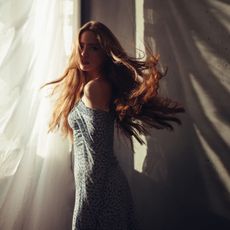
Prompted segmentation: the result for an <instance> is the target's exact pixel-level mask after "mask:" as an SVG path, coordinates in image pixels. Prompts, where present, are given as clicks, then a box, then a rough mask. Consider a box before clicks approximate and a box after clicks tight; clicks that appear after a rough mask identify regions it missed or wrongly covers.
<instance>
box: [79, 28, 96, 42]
mask: <svg viewBox="0 0 230 230" xmlns="http://www.w3.org/2000/svg"><path fill="white" fill-rule="evenodd" d="M80 43H87V44H98V43H99V42H98V39H97V37H96V35H95V33H94V32H92V31H84V32H83V33H82V34H81V36H80Z"/></svg>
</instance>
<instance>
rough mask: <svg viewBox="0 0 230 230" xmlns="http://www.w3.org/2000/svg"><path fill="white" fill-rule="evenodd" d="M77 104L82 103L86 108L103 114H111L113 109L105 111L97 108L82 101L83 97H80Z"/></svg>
mask: <svg viewBox="0 0 230 230" xmlns="http://www.w3.org/2000/svg"><path fill="white" fill-rule="evenodd" d="M77 104H80V105H82V106H83V107H84V108H85V109H86V110H88V111H92V112H96V113H101V114H103V113H104V114H111V111H105V110H102V109H96V108H91V107H88V106H86V105H85V103H84V102H83V101H82V98H80V100H79V101H78V102H77Z"/></svg>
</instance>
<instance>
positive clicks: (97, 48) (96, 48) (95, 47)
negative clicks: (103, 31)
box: [91, 46, 99, 51]
mask: <svg viewBox="0 0 230 230" xmlns="http://www.w3.org/2000/svg"><path fill="white" fill-rule="evenodd" d="M91 49H92V50H94V51H97V50H99V47H98V46H92V47H91Z"/></svg>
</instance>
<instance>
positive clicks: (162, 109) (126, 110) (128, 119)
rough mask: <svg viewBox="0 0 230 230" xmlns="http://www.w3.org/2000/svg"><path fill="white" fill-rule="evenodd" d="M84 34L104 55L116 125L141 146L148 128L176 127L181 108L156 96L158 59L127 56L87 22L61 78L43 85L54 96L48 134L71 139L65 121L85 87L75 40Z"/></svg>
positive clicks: (108, 34)
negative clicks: (59, 133) (94, 38)
mask: <svg viewBox="0 0 230 230" xmlns="http://www.w3.org/2000/svg"><path fill="white" fill-rule="evenodd" d="M84 31H92V32H94V33H95V35H96V36H97V39H98V42H99V44H100V46H101V48H102V49H103V50H104V51H105V52H106V54H107V59H106V61H105V65H104V68H103V74H104V76H105V78H106V79H107V80H108V81H109V82H110V83H111V86H112V92H113V93H112V95H113V97H112V103H111V104H112V106H113V109H114V111H115V117H116V121H117V124H118V125H119V126H120V128H121V129H122V130H123V131H124V133H125V134H126V135H127V136H129V137H130V136H134V137H135V138H136V139H137V140H138V141H139V142H140V143H143V141H142V140H141V138H140V134H144V135H146V134H147V133H148V131H147V130H148V128H151V127H154V128H157V129H163V128H168V129H173V126H172V124H171V123H172V122H175V123H178V124H180V120H179V119H178V118H177V117H176V116H175V114H176V113H180V112H184V109H183V107H182V106H180V105H179V104H178V103H176V102H173V101H171V100H170V99H167V98H162V97H160V96H159V95H158V87H159V80H160V79H161V78H162V76H163V74H162V73H161V72H160V71H159V70H158V69H157V64H158V59H159V57H158V56H154V55H148V56H147V58H146V60H144V61H143V60H140V59H136V58H132V57H130V56H128V55H127V53H126V52H125V51H124V49H123V48H122V46H121V45H120V43H119V41H118V40H117V38H116V37H115V36H114V35H113V33H112V32H111V31H110V30H109V29H108V28H107V27H106V26H105V25H104V24H102V23H100V22H95V21H90V22H88V23H86V24H85V25H84V26H83V27H82V28H81V29H80V31H79V33H78V38H77V39H76V42H75V44H74V46H73V50H72V54H71V56H70V59H69V63H68V67H67V68H66V70H65V72H64V74H63V75H62V76H61V77H60V78H59V79H57V80H56V81H52V82H49V83H47V84H45V85H49V84H52V85H54V89H53V94H54V93H58V97H57V101H56V104H55V106H54V109H53V116H52V119H51V121H50V124H49V130H50V131H53V130H54V129H55V128H61V130H62V132H63V134H65V135H70V136H72V129H71V128H70V126H69V124H68V120H67V117H68V114H69V112H70V110H71V109H72V108H73V106H74V104H75V103H76V102H77V101H78V100H80V98H81V96H82V94H83V89H84V85H85V84H86V82H85V76H84V72H83V71H81V70H80V67H79V63H80V45H79V40H80V36H81V34H82V33H83V32H84Z"/></svg>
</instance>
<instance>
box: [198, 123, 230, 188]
mask: <svg viewBox="0 0 230 230" xmlns="http://www.w3.org/2000/svg"><path fill="white" fill-rule="evenodd" d="M194 127H195V131H196V133H197V135H198V137H199V140H200V142H201V144H202V146H203V148H204V149H205V151H204V153H205V154H206V157H207V158H208V159H209V161H210V163H211V164H212V166H213V168H214V169H215V171H216V172H217V174H218V176H219V178H220V180H221V181H222V182H223V185H224V186H225V189H226V190H227V191H228V192H229V193H230V175H229V173H228V171H227V169H226V168H225V166H224V164H223V163H222V161H221V159H220V158H219V156H218V155H217V154H216V153H215V152H214V151H213V149H212V148H211V146H210V145H209V144H208V142H207V141H206V140H205V138H204V136H203V135H202V134H201V132H200V130H199V129H198V127H197V126H194Z"/></svg>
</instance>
